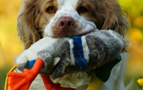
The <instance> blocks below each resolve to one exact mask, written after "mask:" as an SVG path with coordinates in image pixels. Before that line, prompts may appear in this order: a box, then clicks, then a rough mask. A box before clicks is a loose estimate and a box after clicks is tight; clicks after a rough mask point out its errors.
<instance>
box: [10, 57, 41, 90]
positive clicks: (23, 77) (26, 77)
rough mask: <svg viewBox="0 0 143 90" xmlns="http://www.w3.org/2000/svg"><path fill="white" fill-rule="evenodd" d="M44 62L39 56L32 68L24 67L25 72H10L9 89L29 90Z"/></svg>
mask: <svg viewBox="0 0 143 90" xmlns="http://www.w3.org/2000/svg"><path fill="white" fill-rule="evenodd" d="M43 64H44V62H43V60H42V59H40V58H38V59H37V60H36V62H35V64H34V66H33V68H32V69H31V70H28V69H24V72H23V73H15V72H10V73H8V74H7V75H8V77H9V78H8V90H28V88H29V87H30V85H31V83H32V81H33V80H34V79H35V78H36V76H37V75H38V73H39V71H40V70H41V68H42V66H43Z"/></svg>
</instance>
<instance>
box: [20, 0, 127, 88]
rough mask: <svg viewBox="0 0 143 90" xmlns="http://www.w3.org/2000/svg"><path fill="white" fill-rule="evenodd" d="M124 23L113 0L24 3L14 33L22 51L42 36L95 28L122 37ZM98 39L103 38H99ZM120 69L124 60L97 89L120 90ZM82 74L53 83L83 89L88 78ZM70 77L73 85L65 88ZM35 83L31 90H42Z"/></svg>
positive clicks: (34, 0) (65, 0)
mask: <svg viewBox="0 0 143 90" xmlns="http://www.w3.org/2000/svg"><path fill="white" fill-rule="evenodd" d="M127 23H128V20H127V19H126V18H125V17H124V16H123V12H122V10H121V8H120V6H119V5H118V3H117V2H116V1H115V0H25V1H24V4H23V7H22V9H21V11H20V14H19V16H18V24H17V30H18V35H19V36H20V39H21V41H22V42H23V44H24V46H25V49H28V48H29V47H30V46H31V45H32V44H34V43H35V42H37V41H38V40H39V39H41V38H43V37H45V36H50V37H53V38H59V37H70V36H77V35H85V34H88V33H90V32H92V31H94V30H95V29H96V28H98V29H99V30H102V29H104V30H108V29H111V30H113V31H116V32H117V33H119V34H120V35H122V36H123V37H124V36H125V34H126V32H127ZM99 36H100V35H99ZM101 37H104V36H102V35H101ZM114 38H116V35H115V36H114ZM50 43H51V41H49V44H50ZM41 47H42V46H41ZM38 48H40V47H38ZM21 62H22V61H21ZM122 66H123V60H122V62H120V63H119V64H118V65H116V66H115V67H114V68H113V73H111V75H110V76H111V79H110V78H109V80H108V81H107V82H105V83H104V85H102V86H101V88H100V90H123V78H122V75H123V71H124V70H123V69H122ZM117 69H118V71H117ZM114 71H117V73H114ZM120 73H122V74H120ZM85 74H86V73H84V75H85ZM84 75H83V73H80V74H72V75H69V76H65V77H63V78H64V80H63V81H61V80H62V79H63V78H61V79H60V78H58V79H57V80H55V82H60V83H63V87H73V88H76V89H77V90H86V88H87V85H88V78H87V77H84ZM79 76H80V78H78V79H77V78H76V77H79ZM69 77H70V78H71V79H70V80H73V81H71V82H73V84H72V85H71V84H70V85H67V83H68V79H69ZM113 77H114V78H113ZM83 78H85V79H83ZM75 79H76V80H75ZM66 80H67V81H66ZM74 80H75V81H74ZM36 81H37V82H36ZM36 81H35V82H33V84H32V85H31V89H33V90H36V89H37V90H39V89H42V90H44V89H45V88H44V85H43V83H42V81H41V78H40V77H39V78H37V79H36ZM40 81H41V82H40ZM39 82H40V84H39ZM76 82H78V83H79V84H80V85H77V83H76ZM64 83H65V86H64ZM82 85H83V86H82ZM108 85H109V86H108Z"/></svg>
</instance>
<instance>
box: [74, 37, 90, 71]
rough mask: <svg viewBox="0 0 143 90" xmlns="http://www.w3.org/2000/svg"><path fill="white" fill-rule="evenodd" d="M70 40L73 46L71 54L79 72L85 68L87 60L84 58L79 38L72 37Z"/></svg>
mask: <svg viewBox="0 0 143 90" xmlns="http://www.w3.org/2000/svg"><path fill="white" fill-rule="evenodd" d="M72 39H73V44H74V47H73V54H74V59H75V65H76V67H78V68H79V69H80V70H83V69H85V68H86V67H87V60H86V59H85V58H84V54H83V47H82V40H81V36H74V37H72Z"/></svg>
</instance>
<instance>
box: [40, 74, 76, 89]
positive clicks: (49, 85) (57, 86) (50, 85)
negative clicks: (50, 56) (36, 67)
mask: <svg viewBox="0 0 143 90" xmlns="http://www.w3.org/2000/svg"><path fill="white" fill-rule="evenodd" d="M41 77H42V79H43V82H44V84H45V86H46V89H47V90H76V89H73V88H63V87H60V84H59V83H57V84H54V83H53V82H52V81H51V80H50V78H49V76H47V75H41Z"/></svg>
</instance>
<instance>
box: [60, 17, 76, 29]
mask: <svg viewBox="0 0 143 90" xmlns="http://www.w3.org/2000/svg"><path fill="white" fill-rule="evenodd" d="M58 26H59V27H60V29H61V30H71V28H72V27H73V26H74V20H73V19H72V18H70V17H62V18H61V19H60V20H59V21H58Z"/></svg>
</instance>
